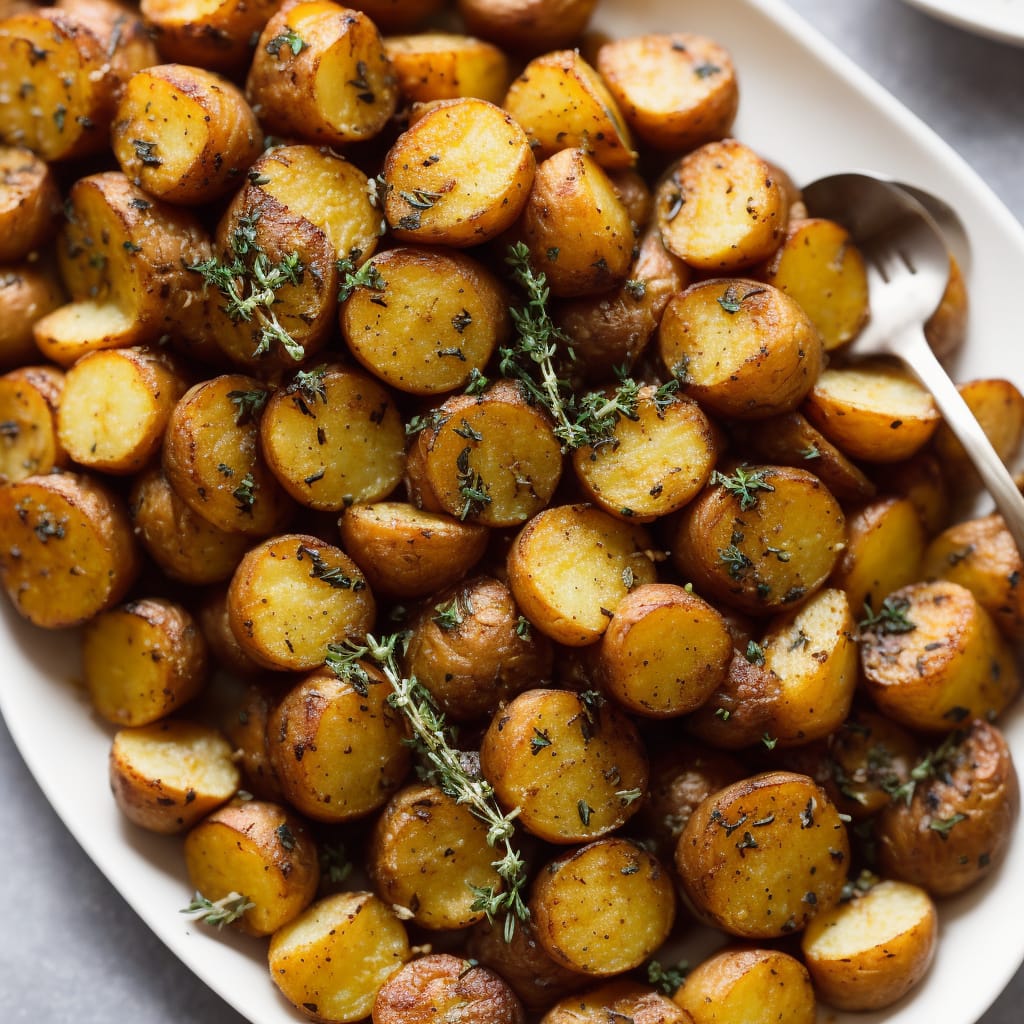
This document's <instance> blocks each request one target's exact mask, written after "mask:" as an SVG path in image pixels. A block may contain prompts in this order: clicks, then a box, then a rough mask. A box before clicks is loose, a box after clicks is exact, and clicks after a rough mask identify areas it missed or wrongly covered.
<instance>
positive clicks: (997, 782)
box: [876, 719, 1020, 896]
mask: <svg viewBox="0 0 1024 1024" xmlns="http://www.w3.org/2000/svg"><path fill="white" fill-rule="evenodd" d="M942 767H943V769H944V771H943V772H942V773H940V774H939V775H938V776H936V777H933V778H930V779H926V780H925V781H923V782H918V784H917V786H916V787H915V788H914V795H913V798H912V799H911V801H910V803H909V805H908V804H907V802H906V801H904V800H899V801H893V802H892V803H891V804H890V805H889V806H888V807H887V808H886V809H885V810H884V811H882V814H881V817H880V818H879V820H878V827H877V829H876V837H877V840H878V862H879V866H880V869H881V870H882V871H883V872H884V873H885V875H887V876H889V877H892V878H899V879H902V880H903V881H905V882H912V883H913V884H914V885H920V886H921V887H922V888H924V889H927V890H928V891H929V892H930V893H931V894H932V895H933V896H952V895H954V894H955V893H958V892H963V891H964V890H965V889H968V888H970V887H971V886H972V885H975V884H976V883H977V882H979V881H981V879H983V878H984V877H985V876H986V875H988V874H989V873H991V872H992V871H994V870H995V869H996V868H997V867H998V866H999V864H1000V863H1001V861H1002V860H1003V858H1004V857H1005V856H1006V852H1007V850H1008V848H1009V845H1010V839H1011V837H1012V835H1013V831H1014V825H1015V824H1016V821H1017V818H1018V816H1019V813H1020V786H1019V783H1018V779H1017V772H1016V769H1015V768H1014V765H1013V758H1012V756H1011V754H1010V749H1009V747H1008V746H1007V743H1006V740H1005V739H1004V738H1003V734H1002V733H1001V732H1000V731H999V729H997V728H996V727H995V726H994V725H991V724H990V723H988V722H985V721H982V720H981V719H976V720H975V721H974V722H972V723H971V725H970V727H969V729H968V732H967V735H966V737H965V738H964V739H963V740H961V741H960V742H959V743H958V744H957V745H956V746H955V747H954V748H953V751H952V754H951V756H950V757H949V758H947V759H944V761H943V765H942ZM958 815H964V816H965V818H964V819H959V818H957V816H958ZM954 819H956V820H955V821H954ZM951 822H953V824H952V825H950V823H951ZM936 825H938V826H939V827H938V828H936V827H935V826H936Z"/></svg>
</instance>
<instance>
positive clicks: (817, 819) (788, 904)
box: [676, 771, 850, 939]
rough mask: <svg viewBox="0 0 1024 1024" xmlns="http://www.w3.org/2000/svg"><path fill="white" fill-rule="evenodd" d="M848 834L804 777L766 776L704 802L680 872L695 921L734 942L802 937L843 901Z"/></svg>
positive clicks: (679, 856) (684, 845)
mask: <svg viewBox="0 0 1024 1024" xmlns="http://www.w3.org/2000/svg"><path fill="white" fill-rule="evenodd" d="M849 856H850V848H849V841H848V839H847V836H846V829H845V827H844V825H843V823H842V821H841V820H840V818H839V812H838V811H837V810H836V809H835V807H834V806H833V804H832V802H831V801H830V800H829V799H828V796H827V795H826V794H825V792H824V790H822V789H821V787H819V786H817V785H816V784H815V783H814V781H813V780H812V779H810V778H808V777H807V776H805V775H797V774H794V773H792V772H780V771H776V772H765V773H764V774H762V775H755V776H753V777H752V778H749V779H743V780H741V781H740V782H735V783H733V784H732V785H731V786H728V787H726V788H725V789H722V790H719V792H718V793H716V794H714V795H713V796H711V797H709V798H708V799H707V800H705V801H704V802H703V803H702V804H701V805H700V806H699V807H698V808H697V809H696V810H695V811H694V812H693V814H692V815H691V817H690V820H689V821H687V823H686V826H685V828H684V829H683V832H682V834H681V835H680V837H679V844H678V846H677V847H676V868H677V870H678V872H679V877H680V879H681V880H682V883H683V889H684V891H685V893H686V896H687V899H688V900H689V902H690V904H691V905H692V907H693V909H694V910H695V911H696V913H697V915H698V916H699V917H700V918H702V919H703V920H705V921H707V922H708V923H710V924H713V925H715V926H716V927H718V928H721V929H722V930H723V931H726V932H728V933H730V934H732V935H737V936H740V937H741V938H746V939H767V938H777V937H779V936H782V935H787V934H789V933H791V932H796V931H800V930H801V929H803V928H804V927H805V926H806V925H807V923H808V922H809V921H811V920H812V919H813V918H814V917H815V915H816V914H819V913H821V912H822V911H825V910H827V909H828V908H829V907H832V906H834V905H835V904H836V903H838V902H839V897H840V894H841V893H842V888H843V883H844V882H845V881H846V871H847V864H848V861H849Z"/></svg>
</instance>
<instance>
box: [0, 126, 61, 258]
mask: <svg viewBox="0 0 1024 1024" xmlns="http://www.w3.org/2000/svg"><path fill="white" fill-rule="evenodd" d="M59 217H60V190H59V189H58V188H57V182H56V180H55V179H54V177H53V173H52V172H51V171H50V169H49V167H48V166H47V165H46V164H45V163H44V162H43V161H42V160H40V159H39V157H38V156H36V155H35V153H33V152H32V151H31V150H30V149H25V148H24V147H22V146H0V263H17V262H20V261H21V260H23V259H25V257H26V256H28V254H29V253H30V252H32V251H33V250H35V249H38V248H39V247H40V246H41V245H45V244H46V243H47V242H49V241H50V239H51V238H52V237H53V236H54V235H55V234H56V232H57V224H58V220H59Z"/></svg>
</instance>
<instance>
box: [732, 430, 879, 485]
mask: <svg viewBox="0 0 1024 1024" xmlns="http://www.w3.org/2000/svg"><path fill="white" fill-rule="evenodd" d="M731 434H732V438H733V441H734V442H735V444H736V446H737V447H738V448H739V449H740V450H742V451H744V452H750V454H752V455H754V456H755V457H757V458H759V459H762V460H763V461H764V462H769V463H771V464H773V465H777V466H794V467H796V468H797V469H806V470H808V472H811V473H813V474H814V475H815V476H816V477H817V478H818V479H819V480H820V481H821V482H822V483H823V484H824V485H825V486H826V487H827V488H828V489H829V490H830V491H831V492H832V494H833V495H835V497H836V498H837V499H838V500H839V501H842V502H862V501H868V500H870V499H871V498H873V497H874V496H875V493H876V490H877V488H876V486H875V484H874V483H873V482H872V480H871V479H870V478H869V477H868V476H867V475H865V473H864V472H863V471H862V470H861V469H860V468H859V467H858V466H856V465H854V463H852V462H851V461H850V460H849V459H848V458H847V457H846V456H845V455H844V454H843V453H842V452H841V451H840V450H839V449H838V448H837V447H836V446H835V445H834V444H832V442H831V441H829V440H828V439H827V438H826V437H825V435H824V434H822V433H821V431H820V430H818V429H816V428H815V427H812V426H811V424H810V423H809V422H808V421H807V418H806V417H805V416H804V415H803V414H802V413H799V412H787V413H783V414H782V415H781V416H772V417H770V418H769V419H766V420H756V421H753V422H750V423H738V424H733V425H732V428H731Z"/></svg>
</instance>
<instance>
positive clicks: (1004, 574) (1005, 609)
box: [921, 515, 1024, 641]
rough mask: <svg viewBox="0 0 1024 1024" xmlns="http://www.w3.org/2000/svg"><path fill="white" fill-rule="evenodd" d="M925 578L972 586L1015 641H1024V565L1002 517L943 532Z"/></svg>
mask: <svg viewBox="0 0 1024 1024" xmlns="http://www.w3.org/2000/svg"><path fill="white" fill-rule="evenodd" d="M921 575H922V576H923V577H924V578H925V579H944V580H950V581H951V582H953V583H959V584H960V586H962V587H966V588H967V589H968V590H969V591H970V592H971V593H972V594H973V595H974V596H975V598H976V599H977V601H978V603H979V604H980V605H981V606H982V608H984V609H985V611H987V612H988V613H989V615H991V616H992V618H993V619H994V620H995V623H996V625H997V626H998V627H999V628H1000V630H1002V632H1003V634H1004V635H1005V636H1007V637H1008V638H1009V639H1010V640H1014V641H1016V640H1019V639H1022V638H1024V587H1021V585H1020V584H1021V579H1022V577H1024V560H1022V559H1021V555H1020V552H1019V551H1018V550H1017V545H1016V544H1015V543H1014V540H1013V538H1012V537H1011V536H1010V532H1009V530H1007V529H1006V523H1005V522H1004V521H1003V518H1002V516H998V515H992V516H983V517H982V518H980V519H968V520H967V521H965V522H963V523H957V524H956V525H954V526H950V527H948V528H947V529H945V530H943V531H942V533H940V534H939V535H938V536H937V537H936V538H935V539H934V540H933V541H932V542H931V544H929V545H928V548H927V550H926V551H925V553H924V561H923V564H922V566H921Z"/></svg>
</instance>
